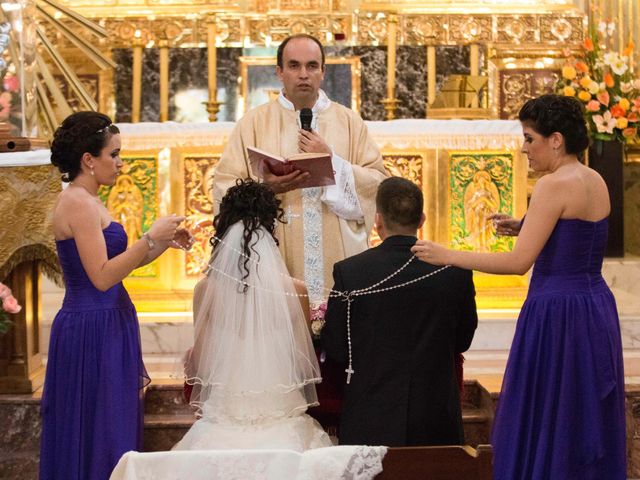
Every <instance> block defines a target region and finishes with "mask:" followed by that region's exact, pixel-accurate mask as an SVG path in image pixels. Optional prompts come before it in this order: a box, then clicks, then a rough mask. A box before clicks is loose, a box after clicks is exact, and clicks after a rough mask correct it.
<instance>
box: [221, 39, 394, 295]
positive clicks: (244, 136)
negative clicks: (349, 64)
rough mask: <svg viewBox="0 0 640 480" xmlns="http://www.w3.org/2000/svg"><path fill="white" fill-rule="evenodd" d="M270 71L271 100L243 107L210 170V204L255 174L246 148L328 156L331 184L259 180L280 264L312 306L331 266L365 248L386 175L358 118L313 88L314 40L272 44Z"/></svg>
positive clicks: (318, 56) (290, 178)
mask: <svg viewBox="0 0 640 480" xmlns="http://www.w3.org/2000/svg"><path fill="white" fill-rule="evenodd" d="M276 74H277V75H278V77H279V79H280V81H281V82H282V90H281V92H280V95H279V96H278V98H277V99H275V100H274V101H272V102H270V103H267V104H265V105H261V106H259V107H257V108H255V109H253V110H251V111H249V112H248V113H247V114H246V115H245V116H244V117H243V118H242V119H241V120H240V121H239V122H238V123H237V125H236V127H235V129H234V130H233V132H232V133H231V136H230V138H229V142H228V144H227V147H226V149H225V151H224V153H223V154H222V158H221V159H220V163H219V164H218V166H217V168H216V170H215V175H214V181H213V195H214V205H215V207H214V208H216V209H217V205H218V204H219V202H220V200H221V199H222V197H223V196H224V194H225V192H226V190H227V189H228V188H229V187H230V186H232V185H234V184H235V181H236V179H238V178H246V177H253V178H256V172H253V171H252V170H251V167H250V163H249V159H248V157H247V151H246V147H248V146H253V147H257V148H259V149H261V150H265V151H267V152H270V153H274V154H276V155H280V156H282V157H284V158H287V157H289V156H291V155H294V154H296V153H301V152H306V153H323V152H324V153H330V154H331V155H332V166H333V170H334V174H335V180H336V184H335V185H331V186H326V187H313V188H301V186H302V185H303V184H304V182H305V181H307V180H308V175H309V174H308V173H301V172H300V171H294V172H293V173H290V174H288V175H282V176H276V175H272V174H270V173H268V172H267V173H266V174H265V178H263V179H262V180H263V181H264V182H265V183H267V184H269V185H270V186H271V187H272V188H273V190H274V191H275V192H276V193H277V194H279V197H280V199H281V200H282V207H283V208H284V210H285V219H286V224H284V225H280V226H279V227H278V230H277V232H276V235H277V237H278V239H279V241H280V250H281V252H282V255H283V257H284V259H285V262H286V264H287V268H288V269H289V272H290V273H291V275H292V276H294V277H296V278H300V279H302V280H304V281H305V282H306V284H307V288H308V290H309V296H310V300H311V303H312V305H313V304H316V305H317V304H319V303H321V302H322V300H323V299H324V298H326V297H327V295H328V291H327V290H326V287H327V286H329V285H330V284H331V283H330V282H331V272H332V266H333V264H334V263H335V262H337V261H339V260H342V259H343V258H345V257H349V256H351V255H355V254H357V253H359V252H361V251H363V250H365V249H366V248H367V241H368V235H369V232H370V231H371V228H372V226H373V216H374V213H375V194H376V190H377V187H378V184H379V183H380V182H381V181H382V180H383V179H384V178H385V177H386V176H387V173H386V171H385V169H384V166H383V162H382V156H381V154H380V150H379V149H378V147H377V146H376V144H375V143H374V142H373V141H372V139H371V137H370V136H369V133H368V130H367V127H366V126H365V124H364V122H363V121H362V119H361V118H360V116H359V115H358V114H357V113H355V112H353V111H352V110H350V109H348V108H346V107H344V106H342V105H339V104H338V103H335V102H333V101H331V100H330V99H329V98H328V97H327V95H326V94H325V92H324V91H322V90H321V89H320V85H321V83H322V81H323V79H324V74H325V54H324V49H323V47H322V44H321V43H320V42H319V41H318V40H317V39H316V38H314V37H312V36H310V35H306V34H298V35H293V36H291V37H288V38H286V39H285V40H284V41H283V42H282V43H281V44H280V46H279V48H278V53H277V66H276ZM303 109H304V111H303V112H302V117H301V111H302V110H303ZM309 110H310V112H309ZM301 118H302V122H301ZM303 127H304V128H303Z"/></svg>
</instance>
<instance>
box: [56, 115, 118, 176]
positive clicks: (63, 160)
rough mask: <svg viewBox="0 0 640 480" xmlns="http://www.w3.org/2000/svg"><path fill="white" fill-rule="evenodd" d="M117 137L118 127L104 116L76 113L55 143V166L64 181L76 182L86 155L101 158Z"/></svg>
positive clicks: (65, 121) (63, 127) (66, 122)
mask: <svg viewBox="0 0 640 480" xmlns="http://www.w3.org/2000/svg"><path fill="white" fill-rule="evenodd" d="M117 133H120V130H118V127H116V126H115V125H114V124H113V123H111V119H110V118H109V117H107V116H106V115H104V114H102V113H98V112H76V113H73V114H71V115H69V116H68V117H67V118H65V119H64V121H63V122H62V124H61V125H60V126H59V127H58V128H57V129H56V132H55V133H54V134H53V142H52V143H51V163H52V164H53V165H55V166H56V167H58V170H60V173H62V181H64V182H71V181H73V179H74V178H76V177H77V176H78V173H80V162H81V159H82V155H84V154H85V153H87V152H88V153H90V154H91V155H93V156H94V157H97V156H98V155H100V151H101V150H102V149H103V148H104V147H105V145H106V144H107V140H108V139H109V138H110V137H111V135H115V134H117Z"/></svg>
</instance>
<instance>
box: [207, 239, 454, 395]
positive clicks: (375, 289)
mask: <svg viewBox="0 0 640 480" xmlns="http://www.w3.org/2000/svg"><path fill="white" fill-rule="evenodd" d="M213 238H214V239H215V240H217V241H218V242H219V243H221V244H222V245H223V246H224V247H227V248H230V249H231V250H233V251H234V252H235V253H237V254H239V255H241V256H243V257H245V258H247V259H248V260H249V261H251V262H253V263H255V264H256V265H259V263H260V262H259V261H258V260H256V259H254V258H251V257H250V256H248V255H246V254H245V253H244V252H241V251H240V250H238V249H236V248H235V247H233V246H230V245H229V244H227V243H226V241H225V240H223V239H221V238H218V237H216V236H215V235H214V236H213ZM415 258H416V256H415V255H411V257H410V258H409V260H407V261H406V262H405V264H404V265H402V266H401V267H400V268H399V269H397V270H396V271H394V272H392V273H391V274H390V275H388V276H387V277H385V278H383V279H382V280H380V281H379V282H377V283H374V284H373V285H370V286H369V287H365V288H361V289H358V290H353V291H350V292H341V291H338V290H333V289H330V288H324V290H325V291H328V292H329V295H328V296H329V297H340V298H342V301H344V302H347V347H348V356H349V364H348V366H347V368H346V369H345V373H346V374H347V380H346V382H347V384H349V383H351V376H352V375H353V374H354V373H355V370H354V369H353V354H352V347H351V304H352V303H353V301H354V299H355V297H359V296H363V295H372V294H375V293H384V292H388V291H391V290H396V289H398V288H403V287H406V286H408V285H411V284H413V283H417V282H420V281H422V280H425V279H427V278H429V277H432V276H434V275H436V274H438V273H440V272H442V271H444V270H446V269H447V268H449V267H450V265H445V266H443V267H440V268H438V269H437V270H434V271H432V272H430V273H427V274H425V275H422V276H420V277H417V278H414V279H412V280H408V281H406V282H403V283H399V284H397V285H393V286H390V287H381V288H379V287H380V286H381V285H383V284H384V283H386V282H388V281H389V280H391V279H392V278H393V277H395V276H396V275H398V274H399V273H400V272H402V271H403V270H404V269H405V268H406V267H407V265H409V264H410V263H411V262H412V261H413V260H414V259H415ZM210 271H214V272H216V273H219V274H220V275H222V276H224V277H226V278H228V279H230V280H232V281H234V282H236V283H238V284H240V285H242V286H244V287H248V288H254V289H256V290H261V291H263V292H267V293H283V292H281V291H277V290H271V289H268V288H262V287H257V286H255V285H251V284H250V283H248V282H246V281H244V280H240V279H237V278H235V277H233V276H231V275H229V274H227V273H225V272H223V271H222V270H220V269H218V268H215V267H214V266H213V265H212V264H211V262H209V263H208V264H207V267H206V269H205V270H204V273H205V275H206V274H208V273H209V272H210ZM278 273H279V274H280V275H282V276H283V277H286V278H289V279H291V280H297V279H296V278H294V277H292V276H290V275H287V274H284V273H281V272H278ZM297 281H300V280H297ZM284 294H285V295H288V296H292V297H308V296H309V295H308V294H299V293H294V292H284Z"/></svg>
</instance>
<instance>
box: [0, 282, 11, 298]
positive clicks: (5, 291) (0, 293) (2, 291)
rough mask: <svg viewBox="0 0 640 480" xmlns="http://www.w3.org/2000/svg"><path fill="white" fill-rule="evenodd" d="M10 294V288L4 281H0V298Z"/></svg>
mask: <svg viewBox="0 0 640 480" xmlns="http://www.w3.org/2000/svg"><path fill="white" fill-rule="evenodd" d="M7 295H11V289H10V288H9V287H7V286H6V285H5V284H4V283H2V282H0V300H4V297H6V296H7Z"/></svg>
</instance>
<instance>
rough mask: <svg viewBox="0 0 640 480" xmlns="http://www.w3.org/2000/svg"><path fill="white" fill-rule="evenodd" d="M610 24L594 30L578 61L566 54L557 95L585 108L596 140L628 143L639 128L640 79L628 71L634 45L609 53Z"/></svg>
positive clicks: (636, 134) (603, 24)
mask: <svg viewBox="0 0 640 480" xmlns="http://www.w3.org/2000/svg"><path fill="white" fill-rule="evenodd" d="M612 34H613V31H612V28H611V24H609V25H607V24H605V23H604V22H601V24H600V26H599V28H598V29H595V28H592V29H591V31H590V34H589V36H588V37H587V38H586V39H585V41H584V43H583V45H582V53H581V55H580V56H579V57H578V58H576V57H574V56H573V55H571V54H570V52H567V55H566V57H567V59H566V64H565V65H564V66H563V67H562V77H561V78H560V79H559V80H558V83H557V84H556V91H557V92H558V93H560V94H563V95H567V96H570V97H576V98H578V99H579V100H580V101H582V102H583V103H584V105H585V110H586V117H587V123H588V124H589V128H590V130H591V134H592V136H593V138H594V139H596V140H618V141H621V142H625V143H626V142H629V141H631V140H634V139H637V138H638V129H639V128H640V79H638V78H635V77H634V75H633V73H632V71H631V68H630V67H629V58H630V55H632V52H633V47H634V45H633V43H632V42H629V44H628V45H627V47H626V48H625V49H624V50H623V51H622V53H619V52H611V51H607V49H606V46H605V45H604V44H606V39H607V37H609V36H611V35H612Z"/></svg>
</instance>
